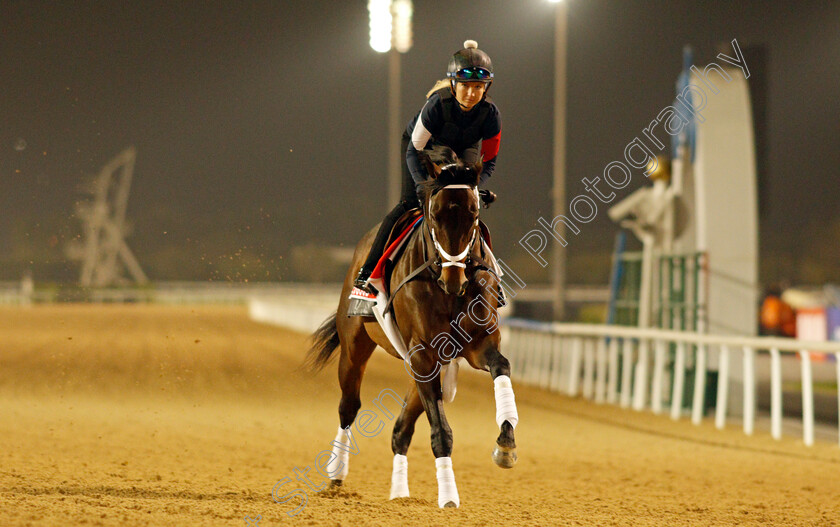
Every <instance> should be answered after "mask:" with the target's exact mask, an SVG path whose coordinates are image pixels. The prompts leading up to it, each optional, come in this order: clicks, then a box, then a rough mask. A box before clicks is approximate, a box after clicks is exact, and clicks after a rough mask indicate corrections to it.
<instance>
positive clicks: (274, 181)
mask: <svg viewBox="0 0 840 527" xmlns="http://www.w3.org/2000/svg"><path fill="white" fill-rule="evenodd" d="M234 6H235V7H234ZM414 6H415V16H414V47H413V48H412V50H411V51H410V52H409V53H407V54H405V55H404V56H403V58H402V68H403V75H402V83H403V89H402V93H401V97H402V112H403V115H402V121H403V122H407V121H408V120H409V118H411V116H412V115H413V114H414V113H415V112H417V111H418V110H419V109H420V107H421V106H422V104H423V97H424V95H425V93H426V91H427V90H428V89H429V88H430V87H431V85H432V84H433V83H434V81H435V80H436V79H438V78H441V77H442V76H443V74H444V72H445V68H446V63H447V60H448V57H449V55H450V54H451V53H452V52H454V51H456V50H457V49H459V48H460V47H461V45H462V43H463V41H464V40H465V39H467V38H472V39H475V40H477V41H478V43H479V46H480V47H481V48H482V49H483V50H485V51H486V52H488V53H489V54H490V56H491V57H492V58H493V62H494V66H495V69H496V81H495V82H494V84H493V86H492V88H491V91H490V94H491V95H492V97H493V98H494V100H495V101H496V103H497V105H498V106H499V108H500V110H501V113H502V129H503V132H502V144H501V152H500V154H499V158H498V164H497V168H496V173H495V175H494V176H493V178H492V180H491V182H490V185H489V188H491V189H493V190H494V191H495V192H497V194H498V195H499V200H498V202H497V203H496V204H495V205H494V206H493V208H491V209H490V210H489V211H486V212H485V213H483V215H484V218H485V221H487V223H488V224H489V225H490V227H491V229H492V230H493V232H494V241H495V245H496V247H497V252H498V253H499V254H500V255H501V256H502V257H503V258H504V259H505V260H507V261H509V262H514V263H515V262H521V265H524V266H526V267H527V265H526V263H525V262H526V261H527V259H528V258H529V257H528V256H527V254H526V253H525V251H524V250H523V249H522V248H521V247H518V246H516V245H515V242H516V241H517V240H518V239H519V238H520V237H521V236H522V235H524V234H525V233H526V232H527V231H529V230H530V229H531V228H533V227H534V225H535V223H536V220H537V218H539V217H540V216H545V217H550V216H551V210H552V208H551V203H550V189H551V169H552V167H551V162H552V153H551V141H552V121H551V119H552V103H553V99H552V89H553V61H554V59H553V45H554V44H553V42H554V41H553V38H554V16H553V9H554V6H553V5H552V4H549V3H547V2H546V1H545V0H521V1H515V2H511V1H510V0H504V1H501V0H499V1H483V2H444V1H436V0H435V1H431V0H430V1H424V0H415V2H414ZM838 21H840V2H838V1H833V2H766V1H746V2H738V3H735V2H697V1H683V0H667V1H649V2H644V1H625V0H621V1H618V0H614V1H598V0H571V1H570V6H569V49H568V71H569V80H568V83H569V85H568V99H569V101H568V105H569V109H568V168H567V174H568V184H567V189H568V194H569V195H570V196H574V195H576V194H578V193H581V192H583V185H582V184H581V182H580V180H581V178H583V177H592V176H595V175H598V174H600V173H601V172H602V170H603V167H604V166H605V165H606V164H608V163H609V162H610V161H612V160H615V159H620V158H621V157H622V155H623V151H624V146H625V145H626V144H627V143H628V142H629V141H630V140H632V139H633V137H635V136H636V135H639V134H640V133H641V130H642V129H643V128H644V127H645V126H646V125H647V123H649V122H650V120H651V119H652V118H653V117H655V116H656V114H657V113H658V112H659V110H661V109H662V108H663V107H664V106H666V105H667V104H669V103H670V101H671V100H672V98H673V96H674V81H675V79H676V76H677V74H678V73H679V70H680V67H681V50H682V47H683V45H685V44H691V45H692V46H694V48H695V64H697V65H699V66H703V65H705V64H707V63H708V62H710V61H711V60H713V58H714V55H715V54H716V49H717V47H718V45H719V44H721V43H727V42H729V41H731V40H732V39H733V38H737V39H738V42H739V44H740V45H741V46H742V48H751V49H763V51H764V59H765V60H764V62H763V64H762V65H761V67H758V66H754V65H752V64H749V62H748V66H750V69H751V72H752V73H754V74H755V76H756V79H757V80H758V81H761V82H763V83H764V87H765V92H764V93H765V97H766V99H765V100H766V105H764V106H763V108H761V109H760V112H763V116H764V128H763V129H762V131H761V134H762V137H763V141H764V143H763V146H762V150H761V152H760V157H759V168H760V170H761V174H760V176H759V177H760V180H759V185H760V195H761V203H760V206H761V217H760V224H761V238H760V245H761V250H762V263H761V276H762V280H763V281H765V282H769V281H775V280H779V279H790V280H793V281H795V282H797V281H798V282H808V281H810V282H820V281H829V280H834V281H840V243H838V241H839V240H838V238H840V212H838V211H840V193H838V192H837V181H838V178H840V168H838V167H840V140H838V137H839V136H840V124H838V123H840V97H838V94H840V31H838ZM0 50H2V51H0V78H2V84H0V87H2V89H0V122H2V123H3V129H2V131H0V196H1V197H2V201H0V204H2V211H3V213H2V215H0V279H2V280H15V279H18V278H19V277H20V274H21V273H22V272H23V270H24V269H26V268H30V269H33V271H34V273H35V278H36V280H66V279H75V277H76V274H77V269H78V267H77V264H75V263H68V262H66V260H65V258H64V256H63V254H62V247H63V246H64V244H65V243H66V241H68V240H69V239H72V238H73V237H75V236H76V235H77V234H79V233H80V232H81V229H80V224H79V222H78V220H77V219H76V218H75V217H74V216H73V213H74V203H75V202H76V201H78V200H79V199H82V198H83V197H84V196H83V195H82V194H80V193H79V187H80V184H81V183H82V182H83V180H84V178H85V177H89V176H91V175H94V174H96V173H97V172H98V171H99V169H100V168H101V167H102V165H104V164H105V163H106V162H107V161H108V160H109V159H110V158H111V157H113V156H114V155H116V154H117V153H119V152H120V151H121V150H122V149H123V148H125V147H127V146H130V145H134V146H136V148H137V150H138V157H137V165H136V168H135V172H134V181H133V184H132V191H131V196H130V199H129V211H128V216H129V218H130V219H131V221H132V223H133V227H134V230H133V233H132V235H131V236H130V237H129V239H128V240H129V245H130V246H131V247H132V249H133V251H134V252H135V254H136V255H137V257H138V259H139V260H140V263H141V264H142V265H143V267H144V269H145V270H146V272H147V273H148V274H149V275H150V277H151V278H153V279H201V280H204V279H213V280H240V279H245V278H247V279H250V280H278V279H281V280H285V279H294V278H301V276H300V273H299V268H300V262H298V264H297V265H298V267H297V268H296V267H295V265H293V263H292V260H294V258H293V247H295V246H300V245H304V244H317V245H340V244H343V245H345V246H352V245H354V244H355V243H356V241H357V240H358V238H359V237H360V236H361V235H362V234H363V233H364V232H365V231H366V230H367V229H369V228H370V227H371V226H372V225H373V224H375V223H376V222H378V221H379V220H380V219H381V217H382V216H383V215H384V213H385V212H386V207H387V205H388V204H387V203H386V186H385V172H386V152H385V146H386V144H387V135H386V127H387V121H386V119H387V116H386V105H385V101H386V94H387V93H386V92H387V57H386V56H384V55H381V54H378V53H376V52H374V51H373V50H372V49H371V48H370V46H369V45H368V13H367V8H366V2H364V1H361V0H358V1H353V2H334V1H332V2H325V1H306V2H302V1H301V2H279V1H278V2H242V3H235V4H234V3H228V4H227V7H220V5H219V3H202V2H183V3H182V2H146V1H136V2H96V3H87V2H10V1H4V2H2V3H0ZM748 61H749V56H748ZM751 80H752V79H751ZM21 140H22V141H23V142H25V148H22V149H21V147H22V145H23V143H22V142H21ZM641 184H643V177H642V176H641V175H638V174H637V175H636V176H635V179H634V181H633V183H632V184H631V185H630V187H628V189H627V191H628V192H630V191H632V190H634V189H636V188H638V186H639V185H641ZM615 232H616V227H615V226H614V225H613V224H612V223H611V222H610V221H609V219H608V218H607V217H606V210H601V211H599V212H598V219H597V220H595V221H593V222H592V223H590V224H587V225H586V229H585V230H584V231H583V232H582V233H581V234H580V235H579V236H578V237H577V238H575V240H573V242H572V244H571V245H570V246H569V258H570V266H571V269H570V280H571V281H575V282H591V283H606V282H607V279H608V275H607V274H606V271H605V270H606V269H607V266H608V254H609V251H610V248H611V246H612V243H613V237H614V234H615ZM312 265H315V264H314V263H312ZM524 273H525V274H529V273H530V274H529V276H533V277H536V278H537V279H539V278H541V277H545V278H547V274H546V275H540V274H539V273H537V272H536V270H528V269H526V270H525V271H524ZM304 278H305V277H304ZM340 278H341V275H340V274H339V275H338V276H335V277H334V278H332V280H338V279H340Z"/></svg>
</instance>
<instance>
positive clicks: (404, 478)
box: [389, 454, 408, 499]
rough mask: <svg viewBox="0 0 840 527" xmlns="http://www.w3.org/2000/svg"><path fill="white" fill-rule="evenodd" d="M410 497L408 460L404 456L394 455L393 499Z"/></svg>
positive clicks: (392, 474) (392, 475)
mask: <svg viewBox="0 0 840 527" xmlns="http://www.w3.org/2000/svg"><path fill="white" fill-rule="evenodd" d="M407 497H408V458H407V457H405V456H404V455H402V454H394V471H393V472H392V473H391V497H390V498H389V499H394V498H407Z"/></svg>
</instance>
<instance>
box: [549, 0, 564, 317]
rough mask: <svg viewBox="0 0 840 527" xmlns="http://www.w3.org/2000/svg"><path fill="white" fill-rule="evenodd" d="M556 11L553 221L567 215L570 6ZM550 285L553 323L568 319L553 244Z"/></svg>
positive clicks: (560, 262)
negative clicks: (567, 101) (567, 96)
mask: <svg viewBox="0 0 840 527" xmlns="http://www.w3.org/2000/svg"><path fill="white" fill-rule="evenodd" d="M549 1H550V2H551V3H553V4H557V6H556V7H555V13H554V14H555V17H556V18H555V25H554V179H553V186H552V190H553V192H552V195H553V198H554V217H555V218H556V217H557V216H558V215H560V214H565V213H566V40H567V39H566V22H567V19H568V4H566V2H564V1H563V0H549ZM557 227H558V228H559V229H560V232H559V234H560V236H561V237H562V238H563V239H564V240H565V239H566V226H565V225H564V224H563V223H562V222H559V224H558V225H557ZM553 247H554V249H553V251H552V258H551V259H552V267H551V283H552V288H553V291H554V298H553V302H552V305H553V313H554V320H561V321H562V320H563V319H564V318H565V316H566V247H564V246H563V245H562V244H560V243H554V244H553Z"/></svg>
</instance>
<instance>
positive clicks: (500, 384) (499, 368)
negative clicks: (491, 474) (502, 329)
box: [485, 347, 519, 468]
mask: <svg viewBox="0 0 840 527" xmlns="http://www.w3.org/2000/svg"><path fill="white" fill-rule="evenodd" d="M485 360H486V361H487V367H488V368H489V369H490V375H491V376H492V377H493V386H494V389H495V392H496V424H498V425H499V431H500V433H499V438H498V439H496V448H494V449H493V461H494V462H495V463H496V464H497V465H499V466H500V467H502V468H513V466H514V465H515V464H516V459H517V456H516V441H515V439H514V436H513V430H514V428H516V423H517V422H519V414H518V413H517V411H516V399H515V398H514V395H513V385H512V384H511V382H510V363H509V362H508V360H507V359H506V358H505V357H504V356H503V355H502V354H501V353H500V352H499V350H498V349H497V348H495V347H494V348H491V349H490V350H488V351H487V352H486V354H485Z"/></svg>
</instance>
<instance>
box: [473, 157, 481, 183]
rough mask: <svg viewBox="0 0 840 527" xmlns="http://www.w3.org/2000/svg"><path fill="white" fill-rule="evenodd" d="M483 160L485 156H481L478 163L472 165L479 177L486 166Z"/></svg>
mask: <svg viewBox="0 0 840 527" xmlns="http://www.w3.org/2000/svg"><path fill="white" fill-rule="evenodd" d="M483 161H484V156H481V159H479V160H478V162H477V163H476V164H474V165H473V167H472V168H473V170H475V173H476V175H477V177H479V178H480V177H481V170H482V169H483V168H484V163H483Z"/></svg>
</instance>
